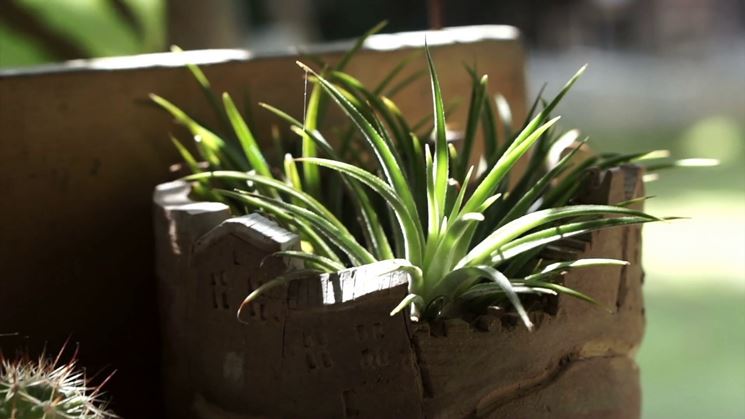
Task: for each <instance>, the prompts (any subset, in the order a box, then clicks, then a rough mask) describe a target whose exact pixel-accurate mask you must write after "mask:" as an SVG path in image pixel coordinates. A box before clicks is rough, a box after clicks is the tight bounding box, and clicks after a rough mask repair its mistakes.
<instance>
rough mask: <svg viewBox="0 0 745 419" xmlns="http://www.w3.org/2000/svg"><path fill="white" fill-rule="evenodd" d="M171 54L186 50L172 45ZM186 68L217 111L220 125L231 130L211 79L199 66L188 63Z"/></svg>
mask: <svg viewBox="0 0 745 419" xmlns="http://www.w3.org/2000/svg"><path fill="white" fill-rule="evenodd" d="M171 52H174V53H179V54H181V53H183V52H184V50H182V49H181V48H179V47H178V46H176V45H171ZM186 68H187V69H188V70H189V72H191V74H192V76H194V79H195V80H196V81H197V84H199V87H200V89H201V90H202V94H204V97H206V98H207V101H208V102H209V103H210V105H211V106H212V110H213V111H215V114H216V115H217V117H218V119H219V120H220V123H221V124H222V125H223V128H224V129H226V130H227V129H229V128H230V124H229V123H228V117H227V115H226V113H225V110H224V109H223V107H222V106H221V104H220V99H219V98H218V97H217V95H215V92H214V91H213V90H212V86H211V85H210V81H209V79H207V76H206V75H205V74H204V72H203V71H202V69H201V68H199V66H197V65H196V64H194V63H189V62H187V63H186Z"/></svg>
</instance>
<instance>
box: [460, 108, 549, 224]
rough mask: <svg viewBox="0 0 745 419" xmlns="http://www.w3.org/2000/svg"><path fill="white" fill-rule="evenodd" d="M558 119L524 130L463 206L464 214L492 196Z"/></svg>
mask: <svg viewBox="0 0 745 419" xmlns="http://www.w3.org/2000/svg"><path fill="white" fill-rule="evenodd" d="M559 118H560V117H556V118H554V119H552V120H550V121H548V122H546V123H545V124H543V125H542V126H540V127H538V128H537V129H530V127H529V128H526V130H525V131H523V132H522V133H520V135H519V136H518V138H517V139H516V140H515V141H514V142H513V143H512V145H511V146H510V148H509V149H508V150H507V151H506V152H505V153H504V154H503V155H502V157H500V158H499V160H498V161H497V163H496V164H495V165H494V167H492V169H491V170H490V171H489V173H488V174H487V175H486V177H485V178H484V180H483V181H482V182H481V183H480V184H479V185H478V186H477V187H476V190H475V191H474V192H473V194H472V195H471V197H470V198H469V199H468V201H466V204H465V205H464V206H463V211H464V212H472V211H474V210H476V209H477V208H478V207H479V206H481V205H482V204H483V202H484V200H486V199H487V198H488V197H489V196H491V195H493V194H494V192H495V191H496V190H497V188H498V187H499V184H500V183H501V181H502V179H503V178H504V176H505V175H506V174H507V173H508V172H509V171H510V169H512V167H513V166H514V165H515V163H517V161H518V160H519V159H520V157H522V156H523V155H524V154H525V153H526V152H527V151H528V150H529V149H530V147H531V146H532V145H533V144H535V142H536V141H538V139H539V138H540V137H541V135H542V134H543V133H544V132H546V130H548V129H549V128H550V127H551V126H552V125H554V124H555V123H556V122H557V121H558V120H559Z"/></svg>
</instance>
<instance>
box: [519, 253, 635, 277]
mask: <svg viewBox="0 0 745 419" xmlns="http://www.w3.org/2000/svg"><path fill="white" fill-rule="evenodd" d="M628 265H629V262H627V261H625V260H619V259H603V258H585V259H578V260H571V261H565V262H556V263H552V264H550V265H548V266H546V267H545V268H543V270H541V271H540V272H538V273H534V274H532V275H528V276H526V277H525V280H526V281H533V280H544V279H547V278H551V277H552V276H555V275H557V274H561V273H563V272H566V271H567V270H570V269H574V268H586V267H593V266H628Z"/></svg>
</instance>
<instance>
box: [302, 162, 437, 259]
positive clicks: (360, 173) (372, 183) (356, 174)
mask: <svg viewBox="0 0 745 419" xmlns="http://www.w3.org/2000/svg"><path fill="white" fill-rule="evenodd" d="M298 160H301V161H304V162H311V163H314V164H317V165H319V166H322V167H327V168H329V169H332V170H336V171H338V172H341V173H344V174H346V175H348V176H351V177H353V178H355V179H357V180H358V181H360V182H362V183H364V184H365V185H367V186H368V187H370V188H371V189H373V190H374V191H375V192H377V193H378V194H380V195H381V196H382V197H383V199H385V201H386V203H388V205H390V206H391V208H392V209H393V211H394V212H395V214H396V218H397V220H398V222H399V226H400V228H401V230H402V231H403V233H404V234H403V238H404V242H405V251H406V259H408V260H409V261H410V262H411V263H412V264H413V265H416V266H420V264H421V258H422V231H421V225H420V224H419V222H418V220H417V219H416V218H415V216H414V215H412V213H411V212H410V211H409V207H408V206H407V205H406V204H405V203H404V202H403V200H402V199H401V197H400V196H399V195H398V193H397V192H396V191H395V190H394V189H393V188H392V187H391V186H389V185H388V184H386V183H385V182H384V181H383V180H382V179H380V178H378V177H377V176H375V175H373V174H372V173H370V172H368V171H366V170H364V169H360V168H359V167H356V166H353V165H351V164H347V163H343V162H340V161H335V160H329V159H319V158H312V159H298Z"/></svg>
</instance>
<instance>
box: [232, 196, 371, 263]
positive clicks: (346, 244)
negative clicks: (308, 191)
mask: <svg viewBox="0 0 745 419" xmlns="http://www.w3.org/2000/svg"><path fill="white" fill-rule="evenodd" d="M237 195H238V196H237V197H236V198H239V199H240V200H243V201H244V202H246V203H248V204H250V205H253V206H255V207H257V208H266V207H267V204H270V205H271V206H274V207H277V208H280V209H281V210H282V211H285V212H287V213H288V214H290V215H292V216H294V217H296V218H299V219H300V220H302V221H304V222H306V223H307V224H308V225H310V226H311V227H312V228H314V229H315V230H316V231H318V232H319V233H321V234H322V235H324V236H325V237H326V238H327V239H328V240H329V241H330V242H332V243H333V244H334V245H335V246H337V247H338V248H339V249H340V250H341V251H343V252H344V253H345V254H346V255H347V256H348V257H349V259H350V261H351V262H352V264H353V265H364V264H367V263H373V262H376V261H377V259H375V257H374V256H373V255H372V254H370V252H368V251H367V249H365V248H364V247H362V246H361V245H360V244H359V243H358V242H357V239H355V237H354V236H353V235H352V234H351V233H350V232H349V230H347V228H346V227H344V226H343V225H341V226H340V225H339V224H337V223H335V222H332V221H331V220H328V219H326V218H325V217H324V216H323V215H322V214H319V213H317V212H315V211H313V210H309V209H306V208H303V207H300V206H298V205H293V204H288V203H286V202H282V201H278V200H274V199H271V198H267V197H264V196H261V195H257V194H251V193H239V194H237ZM340 227H341V228H340Z"/></svg>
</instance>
